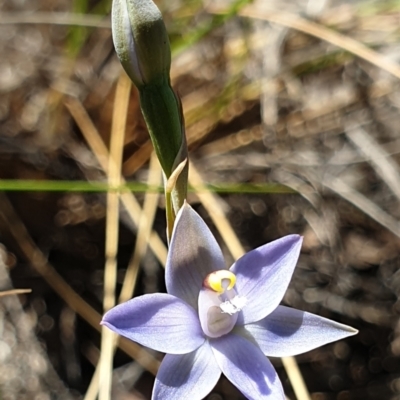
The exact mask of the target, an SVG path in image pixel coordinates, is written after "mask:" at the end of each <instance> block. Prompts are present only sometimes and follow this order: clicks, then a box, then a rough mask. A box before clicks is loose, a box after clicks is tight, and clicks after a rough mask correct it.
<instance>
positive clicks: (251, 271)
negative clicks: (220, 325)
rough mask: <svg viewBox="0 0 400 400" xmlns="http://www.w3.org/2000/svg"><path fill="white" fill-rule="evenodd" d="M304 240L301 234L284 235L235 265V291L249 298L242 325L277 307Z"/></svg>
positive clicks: (265, 314)
mask: <svg viewBox="0 0 400 400" xmlns="http://www.w3.org/2000/svg"><path fill="white" fill-rule="evenodd" d="M301 243H302V238H301V237H300V236H298V235H289V236H285V237H283V238H281V239H278V240H275V241H274V242H271V243H268V244H266V245H264V246H261V247H259V248H258V249H255V250H252V251H250V252H249V253H247V254H245V255H244V256H243V257H242V258H240V259H239V260H238V261H236V263H235V264H233V265H232V267H231V271H232V272H233V273H234V274H235V275H236V278H237V280H236V287H235V288H236V291H237V293H238V295H239V296H241V297H246V299H247V304H246V306H245V307H244V308H243V310H242V312H241V314H240V315H239V319H238V322H237V323H238V324H239V325H241V324H248V323H251V322H256V321H259V320H261V319H263V318H264V317H266V316H267V315H268V314H270V313H271V312H272V311H273V310H275V308H276V307H278V305H279V303H280V302H281V300H282V298H283V295H284V294H285V292H286V289H287V287H288V285H289V282H290V279H291V278H292V274H293V270H294V268H295V266H296V263H297V259H298V258H299V254H300V249H301Z"/></svg>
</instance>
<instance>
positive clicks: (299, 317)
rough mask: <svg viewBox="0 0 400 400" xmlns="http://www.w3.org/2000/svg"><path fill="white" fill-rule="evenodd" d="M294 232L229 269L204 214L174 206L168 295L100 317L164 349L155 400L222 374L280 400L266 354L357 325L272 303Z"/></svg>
mask: <svg viewBox="0 0 400 400" xmlns="http://www.w3.org/2000/svg"><path fill="white" fill-rule="evenodd" d="M301 243H302V238H301V237H300V236H298V235H289V236H285V237H283V238H281V239H278V240H275V241H274V242H271V243H268V244H266V245H264V246H261V247H259V248H257V249H255V250H252V251H250V252H249V253H247V254H245V255H244V256H243V257H241V258H240V259H239V260H238V261H236V262H235V263H234V264H233V265H232V266H231V268H230V269H227V268H226V266H225V262H224V258H223V255H222V251H221V249H220V248H219V246H218V244H217V242H216V240H215V238H214V237H213V235H212V233H211V231H210V230H209V228H208V227H207V225H206V224H205V222H204V221H203V220H202V218H201V217H200V216H199V215H198V214H197V213H196V212H195V211H194V210H193V209H192V208H191V207H190V206H189V205H187V204H185V205H184V206H183V207H182V208H181V210H180V211H179V213H178V216H177V220H176V223H175V228H174V232H173V235H172V238H171V244H170V249H169V253H168V259H167V264H166V270H165V274H166V287H167V292H168V293H167V294H163V293H155V294H146V295H143V296H140V297H136V298H134V299H132V300H130V301H128V302H126V303H123V304H120V305H118V306H116V307H114V308H113V309H111V310H110V311H108V312H107V313H106V314H105V315H104V318H103V321H102V324H103V325H106V326H107V327H108V328H110V329H111V330H113V331H114V332H117V333H118V334H120V335H122V336H125V337H127V338H128V339H131V340H133V341H135V342H138V343H140V344H142V345H144V346H147V347H150V348H152V349H154V350H157V351H160V352H163V353H167V354H166V356H165V357H164V359H163V361H162V363H161V366H160V368H159V371H158V373H157V377H156V380H155V385H154V389H153V395H152V399H153V400H182V399H184V400H186V399H190V400H200V399H203V398H204V397H205V396H207V394H209V393H210V391H211V390H212V389H213V387H214V386H215V385H216V383H217V381H218V379H219V378H220V376H221V373H223V374H224V375H225V376H226V377H227V378H228V379H229V380H230V381H231V382H232V383H233V384H234V385H235V386H236V387H237V388H238V389H239V390H240V391H241V392H242V393H243V395H244V396H246V397H247V398H248V399H254V400H260V399H267V400H275V399H279V400H282V399H284V398H285V396H284V392H283V388H282V384H281V382H280V380H279V377H278V375H277V373H276V371H275V369H274V367H273V366H272V364H271V362H270V361H269V360H268V358H267V357H266V356H271V357H286V356H295V355H297V354H301V353H304V352H307V351H309V350H312V349H315V348H317V347H319V346H322V345H324V344H326V343H330V342H333V341H336V340H339V339H343V338H345V337H347V336H351V335H355V334H356V333H357V330H355V329H353V328H351V327H349V326H346V325H343V324H339V323H337V322H334V321H331V320H329V319H326V318H322V317H319V316H317V315H314V314H310V313H308V312H304V311H300V310H296V309H292V308H288V307H285V306H280V305H279V303H280V302H281V300H282V298H283V296H284V294H285V291H286V289H287V287H288V285H289V282H290V279H291V277H292V274H293V271H294V268H295V266H296V263H297V259H298V257H299V253H300V248H301Z"/></svg>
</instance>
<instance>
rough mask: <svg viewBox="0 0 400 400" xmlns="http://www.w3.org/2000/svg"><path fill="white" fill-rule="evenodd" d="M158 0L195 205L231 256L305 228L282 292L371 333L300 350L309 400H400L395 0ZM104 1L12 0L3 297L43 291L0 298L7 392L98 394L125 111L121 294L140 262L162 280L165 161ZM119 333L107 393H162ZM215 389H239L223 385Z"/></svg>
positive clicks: (1, 376) (141, 276)
mask: <svg viewBox="0 0 400 400" xmlns="http://www.w3.org/2000/svg"><path fill="white" fill-rule="evenodd" d="M156 3H157V5H158V6H159V8H160V9H161V11H162V13H163V15H164V19H165V23H166V25H167V29H168V32H169V34H170V40H171V46H172V52H173V64H172V70H171V79H172V84H173V87H174V88H175V89H176V90H177V92H178V93H179V94H180V96H181V97H182V102H183V108H184V113H185V119H186V130H187V138H188V143H189V148H190V159H191V163H192V166H191V171H192V175H191V181H190V183H191V187H192V189H191V191H190V194H189V202H190V203H191V204H192V205H193V206H194V208H195V209H196V210H197V211H198V212H199V213H200V214H201V216H202V217H203V218H204V219H205V220H206V222H207V223H208V225H209V226H210V228H211V229H212V231H213V232H214V233H215V235H216V237H217V240H218V241H219V243H220V244H221V247H222V248H223V251H224V253H225V254H226V260H227V264H230V263H231V262H232V261H233V260H234V259H235V258H236V257H237V256H238V255H240V254H238V253H240V252H241V250H240V249H239V248H240V246H243V248H244V249H245V250H249V249H252V248H255V247H257V246H259V245H261V244H264V243H266V242H269V241H271V240H274V239H276V238H278V237H280V236H283V235H286V234H289V233H298V234H301V235H303V236H304V246H303V249H302V254H301V257H300V261H299V264H298V267H297V269H296V271H295V274H294V277H293V280H292V282H291V284H290V287H289V289H288V291H287V293H286V296H285V298H284V303H285V304H287V305H289V306H292V307H296V308H300V309H302V310H306V311H310V312H314V313H317V314H319V315H322V316H325V317H328V318H332V319H335V320H337V321H339V322H342V323H345V324H349V325H351V326H353V327H355V328H357V329H359V330H360V333H359V334H358V335H357V336H355V337H352V338H350V339H347V340H344V341H340V342H338V343H334V344H331V345H327V346H325V347H323V348H321V349H318V350H315V351H313V352H310V353H307V354H305V355H301V356H299V357H297V362H298V365H299V367H300V371H301V373H302V375H303V377H304V380H305V382H306V385H307V387H308V391H309V393H310V398H311V399H312V400H331V399H332V400H333V399H338V400H350V399H351V400H352V399H374V400H375V399H376V400H379V399H392V400H394V399H400V358H399V356H400V318H399V317H400V303H399V302H398V293H399V291H400V272H399V267H400V259H399V248H400V241H399V237H400V224H399V218H400V207H399V204H400V173H399V171H400V168H399V154H400V133H399V128H400V117H399V108H400V91H399V88H400V86H399V79H400V42H399V39H400V30H399V26H400V24H399V22H400V1H398V0H390V1H389V0H377V1H363V0H360V1H339V0H279V1H278V0H255V1H249V0H240V1H237V0H236V1H234V0H214V1H211V0H210V1H207V0H203V1H202V0H190V1H189V0H186V1H183V0H169V1H165V0H159V1H156ZM110 9H111V1H110V0H71V1H66V0H52V1H51V0H1V1H0V10H1V13H0V54H1V57H0V179H1V180H0V243H1V249H0V253H1V257H0V291H5V290H10V289H12V288H17V289H19V288H24V289H32V292H31V293H25V294H21V295H18V296H4V295H3V296H1V297H0V398H1V399H2V400H14V399H15V400H23V399H35V400H48V399H83V398H85V394H87V391H88V388H89V384H90V382H91V379H92V376H93V374H94V371H95V366H96V364H97V362H98V360H99V348H100V333H99V321H100V317H101V314H102V303H103V282H104V264H105V261H106V260H105V255H104V254H105V250H104V249H105V241H106V234H107V232H106V224H105V219H106V214H107V212H108V210H107V205H106V190H107V185H106V183H107V158H108V154H109V153H108V148H109V142H110V132H111V131H112V129H113V124H114V123H115V121H116V120H118V118H119V117H120V116H121V113H122V117H126V118H127V123H126V132H125V138H124V149H123V164H122V175H123V177H124V178H125V179H126V181H127V183H128V186H129V189H130V191H129V192H125V194H124V199H125V200H124V201H123V202H122V204H123V206H122V208H121V210H120V224H119V241H118V253H117V260H118V274H117V287H116V293H117V295H118V294H119V292H120V290H121V287H122V285H123V284H124V282H125V281H126V280H127V278H126V276H127V274H126V270H127V268H129V267H128V266H129V265H131V264H132V262H133V263H134V264H135V263H136V264H135V265H136V270H135V271H136V275H135V278H134V279H133V282H134V284H135V285H134V286H135V290H134V293H135V295H140V294H143V293H151V292H155V291H164V290H165V286H164V278H163V268H162V264H163V260H165V244H166V234H165V216H164V213H165V209H164V202H163V198H162V196H161V197H160V196H159V191H158V190H157V188H155V187H154V186H158V185H159V184H160V183H159V179H158V177H159V176H160V172H159V169H158V166H157V165H156V164H155V163H153V164H150V163H149V160H150V157H151V153H152V146H151V143H150V142H149V136H148V133H147V131H146V126H145V123H144V121H143V119H142V116H141V112H140V107H139V104H138V95H137V92H136V89H135V88H132V90H131V91H130V92H129V90H128V91H127V93H128V95H129V97H128V101H129V102H128V106H127V111H126V108H124V107H123V106H121V104H123V103H124V101H125V100H124V99H123V98H121V96H119V95H118V91H117V94H116V88H117V86H118V85H119V84H120V85H122V86H124V85H125V88H126V87H127V85H128V84H127V83H126V82H127V80H126V79H125V78H124V76H123V72H122V68H121V66H120V64H119V61H118V60H117V57H116V55H115V52H114V49H113V44H112V39H111V30H110ZM121 76H122V78H121ZM117 82H118V83H117ZM121 82H122V83H121ZM128 89H129V87H128ZM118 110H122V111H120V114H118ZM152 172H153V173H152ZM154 176H156V178H154ZM149 182H150V186H151V185H153V186H151V187H149V186H148V184H149ZM157 182H158V183H157ZM146 198H147V199H148V200H149V199H153V200H152V201H153V203H154V207H153V208H151V207H147V208H146V207H144V203H145V202H146V200H145V199H146ZM149 201H150V200H149ZM142 206H143V207H144V211H142ZM143 215H144V216H145V217H146V218H147V220H148V221H151V224H152V226H153V233H152V234H150V232H148V233H147V236H146V234H145V233H143V234H142V236H140V235H139V233H138V232H140V229H139V230H138V226H139V228H140V218H141V216H143ZM153 221H154V222H153ZM143 232H144V231H143ZM139 237H141V238H142V239H141V240H139ZM146 238H147V240H146ZM147 244H148V246H147ZM135 248H136V249H138V250H137V251H138V253H137V254H140V255H141V256H140V257H139V259H137V257H136V261H135V260H133V259H132V254H133V253H134V249H135ZM235 252H236V253H235ZM139 266H140V268H139ZM121 343H122V345H121V347H123V349H118V350H117V352H116V356H115V362H114V373H113V399H117V400H118V399H124V400H131V399H132V400H133V399H150V396H151V388H152V385H153V380H154V373H155V371H156V369H157V362H158V360H161V359H162V355H161V354H156V353H150V352H147V353H146V356H144V355H143V354H144V353H143V354H142V353H141V351H140V349H138V348H136V347H132V345H131V344H126V342H121ZM124 343H125V344H124ZM146 357H147V358H146ZM149 357H150V358H149ZM146 360H147V361H146ZM149 360H150V361H149ZM272 361H273V363H274V365H275V367H276V369H277V371H278V374H279V376H280V378H281V380H282V382H283V385H284V388H285V392H286V394H287V397H288V398H289V399H293V400H294V399H296V396H295V394H294V391H293V387H292V385H291V383H290V381H289V379H288V375H287V372H286V370H285V369H284V368H283V366H282V362H281V360H279V359H274V360H272ZM85 399H88V397H86V398H85ZM208 399H209V400H223V399H233V400H235V399H243V397H242V396H241V394H240V393H239V392H238V391H237V390H236V389H235V388H234V387H233V386H232V385H230V383H229V382H228V381H227V380H226V379H225V378H221V380H220V382H219V384H218V385H217V387H216V388H215V389H214V391H213V392H212V393H211V394H210V395H209V397H208ZM299 400H302V399H299Z"/></svg>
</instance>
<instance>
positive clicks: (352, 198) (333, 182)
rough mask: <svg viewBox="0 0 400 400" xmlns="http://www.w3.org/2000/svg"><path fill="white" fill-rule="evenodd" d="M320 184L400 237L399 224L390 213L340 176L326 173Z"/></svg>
mask: <svg viewBox="0 0 400 400" xmlns="http://www.w3.org/2000/svg"><path fill="white" fill-rule="evenodd" d="M322 184H323V185H324V186H325V187H327V188H329V189H331V190H332V191H334V192H335V193H337V194H338V195H339V196H341V197H343V198H344V199H345V200H347V201H348V202H349V203H352V204H353V205H354V206H356V207H357V208H358V209H360V210H361V211H363V212H364V213H365V214H367V215H369V216H370V217H371V218H372V219H373V220H375V221H376V222H378V223H379V224H381V225H382V226H384V227H385V228H386V229H388V230H389V231H390V232H392V233H394V234H395V235H396V236H398V237H400V224H399V222H398V221H396V219H394V218H393V217H392V216H391V215H389V214H387V213H386V212H385V211H383V210H382V209H381V208H380V207H378V206H377V205H376V204H375V203H374V202H372V201H371V200H369V199H367V198H366V197H365V196H364V195H362V194H361V193H359V192H357V191H356V190H354V189H353V188H352V187H350V186H349V185H347V184H346V183H345V182H344V181H343V180H341V179H340V178H336V177H333V176H329V175H326V176H325V178H324V180H323V181H322Z"/></svg>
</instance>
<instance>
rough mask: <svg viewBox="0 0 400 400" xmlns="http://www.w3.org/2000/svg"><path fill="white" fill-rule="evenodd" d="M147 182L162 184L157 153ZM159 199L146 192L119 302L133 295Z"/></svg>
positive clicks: (92, 394) (92, 391)
mask: <svg viewBox="0 0 400 400" xmlns="http://www.w3.org/2000/svg"><path fill="white" fill-rule="evenodd" d="M147 183H148V185H149V186H150V187H151V186H157V185H160V184H161V169H160V163H159V162H158V159H157V157H156V155H155V153H153V155H152V157H151V159H150V167H149V178H148V182H147ZM158 200H159V194H158V193H149V192H147V193H146V196H145V199H144V203H143V211H142V214H141V216H140V221H139V225H138V232H137V239H136V244H135V249H134V252H133V255H132V258H131V260H130V262H129V264H128V268H127V270H126V273H125V277H124V283H123V285H122V289H121V293H120V295H119V299H118V303H123V302H125V301H128V300H129V299H130V298H132V296H133V292H134V289H135V286H136V280H137V276H138V272H139V266H140V261H141V260H142V259H143V257H144V255H145V253H146V250H147V244H148V241H149V237H150V233H151V227H152V225H153V221H154V217H155V214H156V210H157V205H158ZM113 339H114V340H113V351H115V349H116V346H117V343H118V340H119V337H118V335H114V336H113ZM99 366H100V364H97V366H96V369H95V372H94V374H93V377H92V380H91V382H90V385H89V388H88V390H87V392H86V394H85V399H84V400H95V399H96V397H97V394H98V391H99V376H100V368H99Z"/></svg>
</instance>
